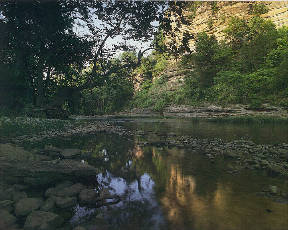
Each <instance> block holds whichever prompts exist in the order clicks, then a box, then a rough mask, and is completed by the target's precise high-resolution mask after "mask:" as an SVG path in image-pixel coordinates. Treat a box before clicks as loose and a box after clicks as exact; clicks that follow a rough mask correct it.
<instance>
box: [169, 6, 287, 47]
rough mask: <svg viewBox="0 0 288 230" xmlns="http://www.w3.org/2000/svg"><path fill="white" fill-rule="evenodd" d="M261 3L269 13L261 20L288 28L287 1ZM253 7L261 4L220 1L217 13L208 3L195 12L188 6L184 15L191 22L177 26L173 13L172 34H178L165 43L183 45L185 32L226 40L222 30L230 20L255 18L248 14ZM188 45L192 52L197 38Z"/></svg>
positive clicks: (263, 15)
mask: <svg viewBox="0 0 288 230" xmlns="http://www.w3.org/2000/svg"><path fill="white" fill-rule="evenodd" d="M262 3H263V4H265V5H266V7H267V9H268V12H267V13H265V14H261V15H260V16H261V17H263V18H265V19H269V20H271V21H272V22H273V23H274V24H275V25H276V27H281V26H285V25H286V26H287V25H288V1H266V2H262ZM253 4H258V3H257V2H256V1H255V2H243V1H242V2H241V1H238V2H229V1H225V2H224V1H222V2H221V1H219V2H217V10H216V11H215V10H213V9H212V7H211V4H210V3H208V2H206V3H202V4H199V6H198V7H197V8H196V10H195V12H194V11H193V10H192V9H191V8H189V7H187V9H184V10H183V12H184V16H185V18H186V20H188V21H189V23H187V24H182V23H180V25H179V24H178V25H177V23H176V21H177V16H176V14H175V13H174V14H173V12H172V13H171V18H170V20H171V21H172V23H171V27H172V31H174V32H175V36H172V35H170V36H169V35H167V36H166V37H165V43H166V45H167V46H168V47H170V46H173V45H175V44H176V45H177V46H180V44H181V43H182V42H183V37H184V36H183V35H184V33H188V34H190V35H193V36H194V37H195V36H196V35H197V34H198V33H200V32H206V33H208V34H210V35H212V34H213V35H214V36H215V37H216V38H217V40H224V39H225V35H224V32H223V31H224V30H225V28H226V27H227V25H228V22H229V19H230V18H231V17H235V16H237V17H240V18H249V17H252V16H253V15H252V14H251V13H249V10H250V8H251V5H253ZM178 21H179V20H178ZM193 36H192V37H193ZM188 43H189V47H190V50H192V51H193V50H195V39H193V38H192V39H190V40H189V42H188Z"/></svg>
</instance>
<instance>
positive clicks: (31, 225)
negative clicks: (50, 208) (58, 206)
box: [24, 211, 63, 230]
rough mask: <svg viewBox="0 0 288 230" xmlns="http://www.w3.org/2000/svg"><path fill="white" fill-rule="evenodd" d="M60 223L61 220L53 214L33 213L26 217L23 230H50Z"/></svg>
mask: <svg viewBox="0 0 288 230" xmlns="http://www.w3.org/2000/svg"><path fill="white" fill-rule="evenodd" d="M62 223H63V219H62V218H61V217H60V216H58V215H57V214H55V213H52V212H43V211H34V212H32V213H31V214H30V215H29V216H28V217H27V219H26V222H25V225H24V230H52V229H56V228H57V227H60V226H61V225H62Z"/></svg>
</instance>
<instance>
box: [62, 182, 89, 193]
mask: <svg viewBox="0 0 288 230" xmlns="http://www.w3.org/2000/svg"><path fill="white" fill-rule="evenodd" d="M84 188H85V187H84V185H82V184H80V183H77V184H73V185H72V186H70V187H66V188H63V189H62V190H60V191H58V192H57V196H77V195H78V194H79V193H80V192H81V190H83V189H84Z"/></svg>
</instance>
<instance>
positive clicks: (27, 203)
mask: <svg viewBox="0 0 288 230" xmlns="http://www.w3.org/2000/svg"><path fill="white" fill-rule="evenodd" d="M42 203H43V201H42V200H41V199H38V198H24V199H22V200H20V201H19V202H18V203H17V204H16V206H15V214H16V216H27V215H29V214H30V213H31V212H32V211H34V210H37V209H39V208H40V207H41V205H42Z"/></svg>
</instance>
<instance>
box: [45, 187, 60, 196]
mask: <svg viewBox="0 0 288 230" xmlns="http://www.w3.org/2000/svg"><path fill="white" fill-rule="evenodd" d="M56 193H57V191H56V189H55V188H48V189H47V190H46V192H45V196H46V197H51V196H55V195H56Z"/></svg>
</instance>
